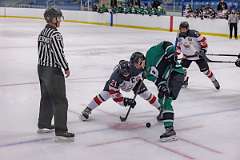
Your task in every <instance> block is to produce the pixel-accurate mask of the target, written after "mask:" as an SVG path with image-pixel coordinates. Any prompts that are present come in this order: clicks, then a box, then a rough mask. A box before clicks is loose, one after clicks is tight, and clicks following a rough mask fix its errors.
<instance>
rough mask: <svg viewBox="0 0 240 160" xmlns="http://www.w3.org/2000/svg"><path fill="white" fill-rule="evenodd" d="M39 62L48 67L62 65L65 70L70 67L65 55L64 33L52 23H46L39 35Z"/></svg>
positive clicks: (59, 66)
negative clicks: (51, 24)
mask: <svg viewBox="0 0 240 160" xmlns="http://www.w3.org/2000/svg"><path fill="white" fill-rule="evenodd" d="M38 64H39V65H40V66H47V67H55V68H61V67H62V68H63V69H64V70H68V69H69V68H68V63H67V61H66V59H65V57H64V51H63V38H62V35H61V33H60V32H58V30H57V29H56V28H54V27H52V26H50V25H46V27H45V28H44V29H43V30H42V32H41V33H40V34H39V36H38Z"/></svg>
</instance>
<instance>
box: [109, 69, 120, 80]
mask: <svg viewBox="0 0 240 160" xmlns="http://www.w3.org/2000/svg"><path fill="white" fill-rule="evenodd" d="M110 80H114V81H116V82H121V81H122V78H121V75H120V73H119V68H118V67H117V68H115V69H114V71H113V72H112V74H111V77H110Z"/></svg>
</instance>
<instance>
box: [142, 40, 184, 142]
mask: <svg viewBox="0 0 240 160" xmlns="http://www.w3.org/2000/svg"><path fill="white" fill-rule="evenodd" d="M175 51H176V50H175V46H174V45H173V44H172V43H171V42H168V41H163V42H161V43H159V44H158V45H155V46H153V47H151V48H150V49H149V50H148V51H147V54H146V67H145V75H146V78H147V79H148V80H150V81H152V82H154V83H155V85H156V86H157V88H158V92H159V93H158V101H159V103H160V105H161V108H162V111H163V112H162V118H161V119H162V120H163V123H164V127H165V129H166V132H165V133H163V134H162V135H161V136H160V140H161V141H173V140H177V138H176V132H175V130H174V126H173V122H174V111H173V107H172V101H173V100H176V98H177V96H178V94H179V92H180V90H181V87H182V84H183V80H184V71H183V68H182V66H181V65H180V64H179V63H178V62H177V59H176V52H175ZM159 116H161V115H159ZM159 119H160V117H159Z"/></svg>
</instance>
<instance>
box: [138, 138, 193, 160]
mask: <svg viewBox="0 0 240 160" xmlns="http://www.w3.org/2000/svg"><path fill="white" fill-rule="evenodd" d="M139 139H141V140H143V141H144V142H147V143H149V144H152V145H155V146H157V147H159V148H162V149H165V150H167V151H169V152H172V153H174V154H177V155H179V156H182V157H184V158H187V159H191V160H193V159H195V158H194V157H191V156H189V155H187V154H185V153H181V152H179V151H177V150H175V149H172V148H169V147H165V146H163V145H161V144H159V143H154V142H151V141H149V140H147V139H144V138H139Z"/></svg>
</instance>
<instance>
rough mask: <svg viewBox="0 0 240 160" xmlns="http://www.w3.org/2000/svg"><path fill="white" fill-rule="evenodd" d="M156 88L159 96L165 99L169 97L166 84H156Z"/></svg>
mask: <svg viewBox="0 0 240 160" xmlns="http://www.w3.org/2000/svg"><path fill="white" fill-rule="evenodd" d="M156 85H157V87H158V91H159V95H164V96H166V97H169V96H170V91H169V89H168V86H167V82H164V81H162V82H160V83H159V84H156Z"/></svg>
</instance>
